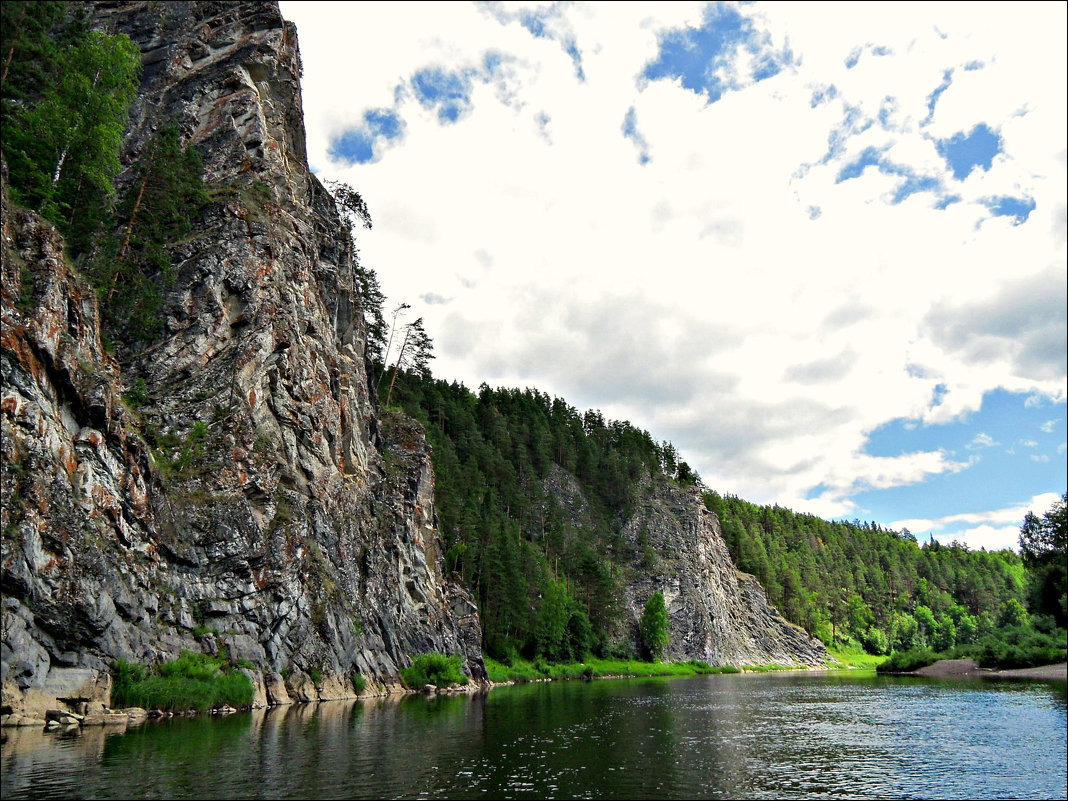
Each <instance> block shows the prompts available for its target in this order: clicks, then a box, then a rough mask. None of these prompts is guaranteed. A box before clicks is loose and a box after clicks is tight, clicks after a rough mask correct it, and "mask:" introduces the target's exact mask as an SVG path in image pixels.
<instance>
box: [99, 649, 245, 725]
mask: <svg viewBox="0 0 1068 801" xmlns="http://www.w3.org/2000/svg"><path fill="white" fill-rule="evenodd" d="M111 678H112V686H111V705H112V706H113V707H116V708H119V709H121V708H124V707H131V706H139V707H143V708H145V709H162V710H165V711H184V710H196V711H201V712H202V711H205V710H208V709H215V708H218V707H221V706H224V705H226V706H231V707H235V708H240V707H246V706H249V705H250V704H251V703H252V698H253V695H254V692H255V691H254V689H253V687H252V682H251V681H249V678H248V677H247V676H245V675H244V674H243V673H240V672H238V671H236V670H232V669H230V668H229V666H227V665H226V664H225V663H224V662H223V661H222V660H219V659H214V658H212V657H210V656H205V655H203V654H194V653H191V652H190V651H183V652H182V653H181V655H180V656H179V657H178V658H177V659H174V660H171V661H169V662H165V663H163V664H162V665H159V666H158V667H156V668H154V669H152V670H150V669H148V668H146V667H145V666H144V665H138V664H134V663H131V662H126V661H123V660H121V659H120V660H117V661H116V662H115V663H114V664H113V665H112V668H111Z"/></svg>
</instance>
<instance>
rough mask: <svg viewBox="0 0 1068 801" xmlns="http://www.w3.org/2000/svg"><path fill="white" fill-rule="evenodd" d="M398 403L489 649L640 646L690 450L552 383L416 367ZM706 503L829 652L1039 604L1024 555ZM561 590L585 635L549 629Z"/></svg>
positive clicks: (956, 631)
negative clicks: (644, 586)
mask: <svg viewBox="0 0 1068 801" xmlns="http://www.w3.org/2000/svg"><path fill="white" fill-rule="evenodd" d="M393 397H394V400H395V401H398V402H399V403H400V404H401V405H403V407H404V409H405V411H406V412H407V413H408V414H410V415H412V416H413V417H415V418H417V419H419V420H420V421H421V422H422V423H423V424H424V426H426V429H427V438H428V440H429V441H430V443H431V444H432V445H433V448H434V451H433V460H434V466H435V473H436V476H437V488H436V493H435V497H436V501H437V508H438V514H439V522H440V526H439V527H440V531H441V535H442V538H443V542H444V543H445V547H446V548H447V553H446V564H447V567H448V569H450V570H456V571H457V572H458V573H460V574H461V575H462V576H463V578H464V579H465V581H466V582H468V583H469V585H470V586H471V587H472V588H473V590H474V592H475V594H476V596H477V599H478V603H479V609H480V612H481V616H482V621H483V630H484V633H485V647H486V648H487V650H488V652H489V653H490V654H491V655H493V656H498V657H507V655H508V654H509V653H510V652H523V653H525V654H527V655H528V656H535V655H538V654H543V655H546V656H549V657H560V658H565V657H569V656H572V655H574V653H573V651H575V649H576V648H578V647H579V646H578V644H579V643H588V645H589V647H591V648H592V649H593V650H594V651H595V652H597V653H603V654H612V653H623V652H634V651H636V650H638V649H639V648H640V640H639V638H638V637H637V636H636V633H635V630H634V626H633V623H634V620H633V618H634V614H635V612H634V608H633V607H634V605H633V604H631V605H630V607H628V604H627V603H626V600H625V599H626V596H627V594H628V589H627V588H628V587H630V586H631V585H633V583H634V582H635V581H636V580H637V579H638V577H639V576H640V575H641V574H643V573H645V574H653V575H656V574H658V571H660V572H662V571H663V566H664V562H665V558H668V557H669V555H667V554H665V553H664V551H663V547H664V543H663V541H662V540H661V541H659V542H657V541H654V540H656V537H654V536H652V531H651V529H650V527H649V524H648V522H647V521H648V519H649V515H648V514H647V512H648V506H649V504H650V503H652V504H653V505H656V503H657V501H656V500H655V498H656V496H657V494H658V492H660V489H658V488H663V487H665V486H674V487H676V488H679V489H680V490H682V491H684V490H685V489H686V488H687V487H691V488H692V487H693V486H694V485H695V483H696V484H698V485H699V478H698V477H697V476H696V475H695V474H694V473H693V471H692V469H691V468H690V467H689V466H688V465H686V464H685V462H682V461H681V460H680V459H679V455H678V453H677V451H676V450H675V449H674V448H673V447H672V446H671V445H670V444H669V443H657V442H655V441H654V440H653V438H652V437H651V436H650V435H649V434H648V433H647V432H645V431H642V430H640V429H638V428H635V427H634V426H633V425H631V424H630V423H627V422H618V421H609V420H605V419H604V418H603V416H602V415H601V414H600V413H599V412H595V411H589V412H586V413H584V414H580V413H579V412H578V411H577V410H576V409H574V408H573V407H571V406H569V405H568V404H567V403H566V402H565V401H563V400H561V399H559V398H555V399H550V398H549V397H548V396H547V395H545V394H544V393H540V392H538V391H537V390H530V389H527V390H522V391H521V390H514V389H490V388H489V387H487V386H486V385H483V386H482V387H481V388H480V389H479V391H478V393H477V394H475V393H474V392H472V391H470V390H468V389H467V388H466V387H464V386H462V385H460V384H456V383H452V384H449V383H447V382H444V381H436V380H433V379H431V378H421V377H419V376H418V375H417V374H416V373H415V372H409V373H403V374H402V376H401V378H400V379H398V382H397V385H396V388H395V392H394V396H393ZM703 499H704V503H705V505H706V507H707V508H708V509H709V510H711V511H712V512H714V513H715V515H716V516H717V517H718V519H719V526H720V527H721V529H722V537H723V539H724V541H725V543H726V545H727V548H728V550H729V552H730V556H731V558H732V559H733V561H734V564H735V565H736V566H737V568H738V569H739V570H741V571H744V572H745V573H751V574H753V575H754V576H756V578H757V579H758V580H759V582H760V584H761V585H762V586H763V587H764V589H765V590H766V592H767V597H768V600H769V601H770V602H771V604H772V605H773V606H774V607H776V608H777V609H779V610H781V612H782V613H783V615H784V616H785V617H786V619H787V620H789V621H790V622H792V623H794V624H796V625H798V626H801V627H803V628H804V629H805V630H806V631H808V632H809V633H810V634H812V635H814V636H816V637H819V638H820V639H822V640H823V641H824V642H825V643H827V644H831V643H835V644H841V643H842V642H845V641H848V640H850V639H853V640H856V641H857V642H859V643H863V644H865V645H866V647H867V648H868V649H869V650H871V651H873V652H877V653H884V652H887V651H888V649H889V648H890V647H891V646H896V647H899V648H901V647H905V648H907V647H913V646H919V645H923V644H931V645H934V644H935V642H936V640H938V639H939V637H941V641H943V642H944V641H945V640H946V639H947V638H950V635H951V632H952V637H951V639H952V641H953V642H965V641H971V640H974V639H976V638H978V637H979V636H981V634H982V633H984V631H988V630H992V629H993V628H994V627H996V626H997V624H998V623H999V622H1000V619H1001V616H1002V612H1003V608H1004V607H1005V605H1006V603H1008V602H1010V601H1016V602H1019V601H1022V600H1023V597H1024V568H1023V564H1022V562H1021V560H1020V558H1019V557H1018V556H1017V555H1016V554H1014V553H1012V552H999V553H986V552H985V551H979V552H974V551H968V550H967V549H965V548H964V547H961V546H941V545H938V544H937V543H933V544H931V545H929V546H927V547H923V548H921V547H920V546H919V545H918V544H917V543H916V541H915V540H914V539H913V538H912V537H911V536H909V535H907V534H899V533H896V532H891V531H886V530H883V529H880V528H879V527H877V526H875V525H873V524H861V523H859V521H858V522H856V523H853V524H849V523H833V522H829V521H826V520H822V519H820V518H817V517H814V516H812V515H802V514H796V513H794V512H791V511H790V510H788V509H783V508H780V507H777V506H776V507H762V506H757V505H755V504H751V503H748V502H746V501H743V500H741V499H739V498H735V497H731V496H727V497H724V496H721V495H719V494H717V493H716V492H714V491H710V490H709V491H705V492H704V493H703ZM643 510H644V511H643ZM643 514H644V517H643V516H642V515H643ZM636 516H637V517H639V518H641V519H640V520H637V521H636ZM628 535H631V536H628ZM658 546H659V549H658ZM669 550H670V549H669ZM554 593H556V594H560V595H561V597H562V599H563V600H562V603H563V604H564V605H565V606H566V607H567V608H568V609H570V610H573V612H574V613H575V614H577V615H578V619H575V618H573V617H571V616H570V613H569V619H572V620H573V621H574V622H573V623H572V626H573V628H574V629H575V631H576V633H575V634H574V635H573V636H572V638H571V640H569V641H568V643H570V644H568V643H565V644H564V645H563V646H561V647H555V646H553V645H552V644H550V643H549V642H548V639H547V638H546V636H545V634H544V632H543V631H542V628H544V625H545V624H544V621H543V620H542V618H543V617H544V614H545V613H544V611H543V610H544V609H545V601H544V599H546V598H551V597H555V596H554Z"/></svg>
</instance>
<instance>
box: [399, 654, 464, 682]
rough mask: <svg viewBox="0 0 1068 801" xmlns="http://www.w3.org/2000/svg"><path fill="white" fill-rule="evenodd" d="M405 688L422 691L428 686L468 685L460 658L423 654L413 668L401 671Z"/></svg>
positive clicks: (418, 657)
mask: <svg viewBox="0 0 1068 801" xmlns="http://www.w3.org/2000/svg"><path fill="white" fill-rule="evenodd" d="M401 678H402V679H403V680H404V686H405V687H407V688H408V689H410V690H421V689H422V688H423V687H425V686H426V685H428V684H433V685H434V686H435V687H451V686H452V685H454V684H467V677H466V676H465V675H464V674H463V671H462V670H461V668H460V657H459V656H456V655H453V656H445V655H444V654H435V653H430V654H423V655H422V656H417V657H416V658H415V660H414V661H413V662H412V665H411V667H407V668H404V669H403V670H402V671H401Z"/></svg>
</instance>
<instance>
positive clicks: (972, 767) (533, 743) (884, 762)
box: [0, 673, 1068, 799]
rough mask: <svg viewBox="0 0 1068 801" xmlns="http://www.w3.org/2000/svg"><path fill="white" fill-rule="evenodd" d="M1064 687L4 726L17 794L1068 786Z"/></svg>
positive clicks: (630, 687)
mask: <svg viewBox="0 0 1068 801" xmlns="http://www.w3.org/2000/svg"><path fill="white" fill-rule="evenodd" d="M1066 709H1068V693H1066V690H1065V685H1064V683H1063V682H1061V683H1046V682H990V681H938V680H928V679H918V678H912V677H909V678H900V677H877V676H874V675H871V674H865V675H859V676H858V675H855V674H846V673H791V674H749V675H737V676H704V677H696V678H690V679H627V680H611V681H595V682H555V683H551V684H534V685H524V686H518V687H510V688H498V689H496V690H494V691H493V692H491V693H489V694H482V695H476V696H460V697H437V698H432V699H427V698H424V697H409V698H404V699H393V700H380V701H369V702H344V701H332V702H327V703H321V704H310V705H299V706H292V707H282V708H278V709H272V710H268V711H266V712H256V713H245V714H238V715H233V716H230V717H228V718H223V719H219V718H211V717H207V716H202V717H199V718H193V719H176V720H171V721H165V722H160V723H148V724H146V725H144V726H141V727H138V728H131V729H130V730H128V731H127V732H126V733H122V734H118V733H108V732H107V731H106V730H102V729H99V728H97V729H86V730H84V731H83V732H81V733H80V734H71V735H68V736H63V735H55V734H43V733H41V732H39V731H37V730H12V729H7V730H6V732H5V733H6V734H7V735H8V741H7V742H6V743H4V745H3V747H2V767H3V775H2V779H0V789H2V791H3V797H4V798H5V799H9V798H10V799H14V798H70V797H72V796H73V797H78V798H502V797H504V798H524V797H526V798H636V799H637V798H680V799H689V798H832V797H833V798H841V797H843V796H845V797H850V798H887V797H893V798H1065V796H1066V794H1068V780H1066V777H1065V764H1066V761H1068V745H1066V742H1068V724H1066V719H1068V715H1066Z"/></svg>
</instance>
